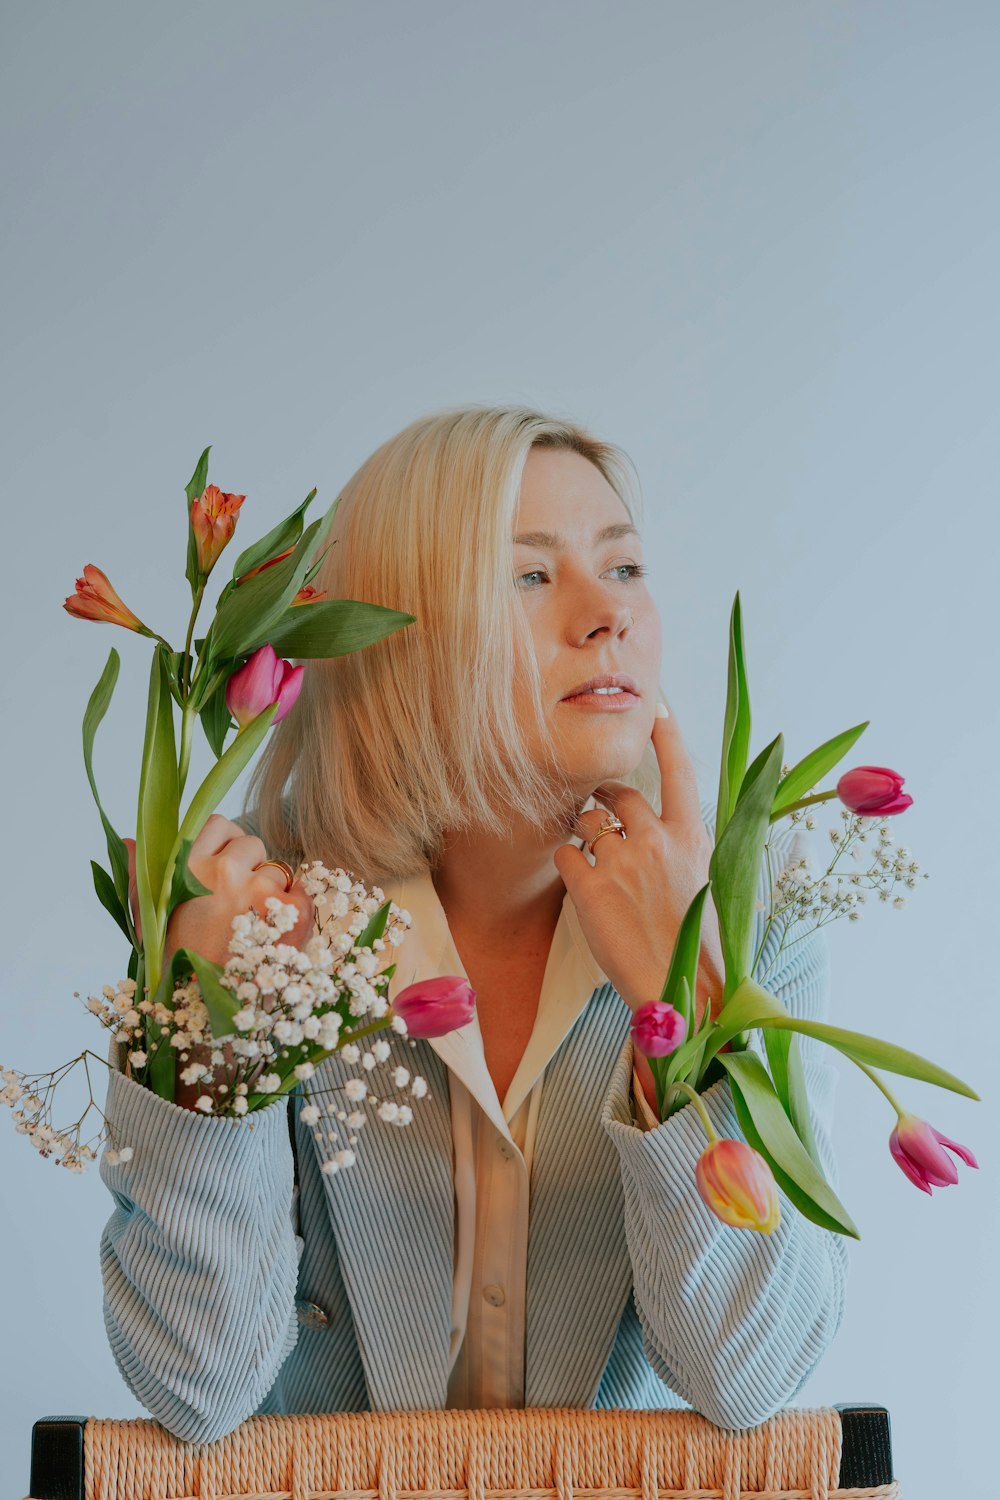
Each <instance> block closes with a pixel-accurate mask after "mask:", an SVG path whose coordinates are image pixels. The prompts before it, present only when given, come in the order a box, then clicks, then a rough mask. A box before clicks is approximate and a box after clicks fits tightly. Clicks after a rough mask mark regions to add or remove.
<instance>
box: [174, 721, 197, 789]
mask: <svg viewBox="0 0 1000 1500" xmlns="http://www.w3.org/2000/svg"><path fill="white" fill-rule="evenodd" d="M196 718H197V714H196V712H195V711H194V710H193V709H192V708H191V706H190V704H185V705H184V708H183V710H182V711H181V753H180V759H179V761H178V764H177V794H178V797H183V795H184V783H185V782H186V781H187V773H188V766H189V764H190V762H191V741H192V738H193V733H194V721H195V719H196Z"/></svg>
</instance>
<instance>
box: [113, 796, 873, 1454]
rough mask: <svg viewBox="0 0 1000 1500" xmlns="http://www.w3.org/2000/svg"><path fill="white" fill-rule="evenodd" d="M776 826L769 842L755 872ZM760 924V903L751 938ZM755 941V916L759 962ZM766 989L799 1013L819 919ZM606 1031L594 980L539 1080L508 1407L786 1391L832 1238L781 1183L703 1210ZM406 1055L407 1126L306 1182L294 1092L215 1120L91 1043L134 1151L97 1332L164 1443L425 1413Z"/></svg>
mask: <svg viewBox="0 0 1000 1500" xmlns="http://www.w3.org/2000/svg"><path fill="white" fill-rule="evenodd" d="M702 815H703V817H704V819H705V822H706V825H707V826H708V828H709V831H710V832H711V830H712V828H713V820H714V805H713V804H705V803H704V802H703V804H702ZM241 821H244V820H241ZM244 826H247V825H246V824H245V822H244ZM791 837H792V836H791V834H790V832H787V831H786V832H785V833H784V834H783V835H782V836H781V839H780V840H776V841H775V844H774V845H773V846H772V867H773V869H774V871H775V873H777V870H778V869H780V868H781V865H782V862H783V860H784V859H786V858H787V857H789V851H790V849H791ZM766 895H767V884H766V872H765V870H764V869H762V871H761V883H760V897H761V900H762V901H763V900H765V899H766ZM762 932H763V916H759V917H758V924H757V933H756V939H755V951H756V944H757V943H759V941H760V937H761V934H762ZM777 947H778V932H777V929H773V930H772V932H771V933H770V934H769V936H768V941H767V944H766V946H765V949H764V953H763V958H762V967H763V966H764V965H766V964H768V963H769V961H770V959H771V957H772V955H773V954H774V953H775V952H776V950H777ZM758 972H759V971H758ZM767 982H768V986H769V988H772V989H773V990H774V991H775V992H776V993H777V994H778V995H779V996H780V998H781V999H782V1000H783V1002H784V1004H785V1005H786V1006H787V1007H788V1009H789V1010H790V1011H791V1012H792V1013H793V1014H794V1015H797V1016H802V1017H809V1018H812V1019H821V1018H823V1017H824V1016H825V1014H826V1011H827V1001H828V992H829V951H828V946H827V940H826V934H825V933H824V932H823V930H822V929H819V930H818V931H816V932H814V933H812V934H811V935H810V936H809V937H808V938H807V939H805V940H804V941H800V942H799V943H797V944H796V945H795V946H794V947H791V948H789V949H788V950H787V953H783V954H782V956H781V958H780V959H779V962H778V965H777V967H776V968H775V970H774V971H773V972H772V973H771V974H770V975H769V976H768V981H767ZM630 1021H631V1012H630V1011H629V1009H628V1006H627V1005H626V1004H625V1002H624V1000H623V999H622V998H621V996H620V995H619V994H618V992H617V991H616V990H615V989H614V988H613V987H612V986H611V985H610V984H604V985H602V986H601V987H600V988H598V989H596V990H594V992H593V994H592V995H591V997H590V1000H589V1002H588V1003H587V1005H586V1006H585V1007H584V1009H583V1011H582V1012H581V1014H580V1016H579V1018H578V1019H577V1021H576V1023H575V1024H574V1026H573V1028H572V1029H571V1031H570V1032H569V1034H568V1035H567V1037H566V1038H565V1040H564V1041H563V1043H562V1044H561V1046H560V1047H559V1049H558V1051H557V1052H556V1053H555V1055H554V1056H553V1058H552V1059H551V1061H550V1062H549V1064H548V1066H547V1068H546V1071H545V1085H544V1088H543V1091H542V1102H541V1109H540V1114H539V1120H538V1131H537V1138H536V1144H535V1155H534V1162H533V1167H532V1175H531V1186H530V1206H529V1226H528V1270H527V1317H526V1341H525V1386H524V1389H525V1405H526V1406H541V1407H576V1408H582V1409H590V1408H594V1407H601V1408H610V1407H619V1408H625V1409H632V1410H635V1409H651V1408H663V1407H679V1406H686V1405H689V1406H692V1407H694V1408H695V1409H696V1410H697V1411H699V1412H701V1413H703V1414H704V1415H705V1416H706V1417H708V1418H709V1419H710V1420H711V1421H713V1422H716V1423H717V1424H719V1425H720V1426H722V1427H730V1428H738V1427H748V1426H753V1425H755V1424H756V1423H758V1422H762V1421H765V1420H766V1419H767V1418H768V1417H769V1416H771V1415H773V1413H774V1412H775V1411H777V1410H778V1409H779V1408H780V1407H782V1406H784V1405H787V1404H788V1403H789V1402H790V1401H791V1400H792V1398H793V1397H794V1396H795V1394H796V1392H797V1391H798V1390H799V1389H800V1388H801V1386H802V1385H803V1384H804V1382H805V1381H806V1380H807V1379H808V1377H809V1375H810V1374H811V1373H812V1371H813V1369H814V1368H815V1366H816V1364H817V1363H818V1361H819V1360H820V1358H821V1356H822V1355H823V1353H824V1351H825V1350H826V1348H827V1347H828V1346H829V1344H830V1342H831V1340H832V1339H833V1337H834V1334H835V1333H836V1331H837V1328H838V1327H839V1325H840V1321H841V1318H842V1315H843V1305H844V1286H845V1279H846V1270H847V1256H846V1246H845V1243H844V1240H843V1239H842V1238H841V1237H840V1236H838V1235H835V1234H831V1233H830V1232H828V1231H826V1230H823V1229H820V1228H818V1227H817V1226H816V1225H814V1224H812V1223H810V1222H809V1221H808V1220H806V1219H805V1218H803V1217H802V1215H801V1214H800V1213H799V1212H798V1211H797V1210H796V1209H795V1208H794V1207H793V1206H792V1204H791V1203H790V1202H789V1201H788V1199H787V1198H785V1196H784V1194H782V1195H781V1214H782V1217H781V1224H780V1226H779V1228H778V1229H777V1230H776V1231H775V1232H774V1233H773V1234H772V1235H770V1236H765V1235H760V1234H754V1233H752V1232H750V1231H747V1230H737V1229H732V1228H730V1227H728V1226H727V1225H724V1224H722V1223H720V1222H719V1220H717V1219H716V1218H714V1217H713V1216H712V1215H711V1214H710V1213H709V1212H708V1210H707V1209H706V1208H705V1206H704V1204H703V1203H702V1202H701V1199H700V1198H699V1197H698V1194H697V1190H696V1188H695V1176H694V1169H695V1163H696V1161H697V1159H698V1157H699V1155H700V1154H701V1152H702V1150H703V1149H704V1146H705V1133H704V1127H703V1125H702V1124H701V1121H700V1120H699V1118H698V1115H697V1112H696V1111H695V1110H694V1109H693V1108H691V1107H690V1106H689V1107H687V1108H685V1109H682V1110H680V1111H679V1112H678V1113H677V1114H675V1115H673V1116H672V1117H671V1118H670V1119H669V1120H667V1121H665V1122H663V1123H662V1124H661V1125H659V1126H657V1127H656V1128H655V1129H654V1130H648V1131H644V1130H642V1129H640V1128H639V1127H638V1126H637V1125H636V1124H635V1117H634V1113H633V1101H632V1097H631V1077H632V1066H633V1049H632V1041H631V1036H630V1032H629V1026H630ZM755 1040H756V1037H755ZM802 1042H803V1046H802V1053H803V1061H804V1065H805V1071H806V1075H807V1081H808V1087H809V1095H810V1102H811V1107H812V1113H813V1123H814V1128H815V1132H816V1138H817V1144H818V1147H819V1150H820V1154H821V1157H822V1160H823V1163H824V1167H825V1169H826V1171H827V1175H828V1176H829V1177H830V1179H831V1181H833V1182H834V1184H836V1167H835V1162H834V1158H833V1153H832V1147H831V1141H830V1126H831V1113H832V1102H833V1090H834V1085H835V1081H836V1076H837V1075H836V1071H835V1069H834V1068H833V1067H832V1066H831V1064H830V1062H829V1060H828V1058H829V1052H828V1051H827V1049H824V1048H821V1047H820V1046H819V1045H818V1044H816V1043H814V1042H812V1041H810V1040H808V1039H805V1038H803V1039H802ZM408 1051H409V1056H408V1058H407V1062H408V1064H409V1065H410V1066H411V1067H412V1069H413V1071H415V1072H419V1073H422V1074H423V1076H424V1077H425V1078H426V1079H427V1082H428V1085H429V1090H430V1092H429V1095H428V1096H427V1097H426V1098H423V1099H420V1100H417V1101H416V1102H415V1106H414V1110H413V1119H412V1122H411V1123H410V1124H409V1125H407V1126H406V1127H405V1128H403V1129H400V1128H398V1127H396V1126H393V1125H387V1124H384V1123H383V1122H382V1121H379V1120H375V1119H372V1120H371V1121H370V1122H369V1124H368V1126H367V1128H366V1130H365V1131H364V1133H363V1135H362V1137H361V1139H360V1142H359V1146H358V1148H357V1150H358V1161H357V1163H356V1165H355V1166H353V1167H350V1168H348V1169H346V1170H342V1171H340V1172H337V1173H334V1174H333V1175H328V1174H324V1173H321V1172H320V1169H319V1168H320V1160H321V1152H320V1150H319V1148H318V1147H317V1145H316V1144H315V1140H314V1136H313V1132H312V1129H311V1128H310V1127H308V1126H305V1125H303V1124H302V1123H301V1121H300V1120H299V1119H298V1111H299V1109H300V1107H301V1104H302V1099H301V1097H300V1096H298V1095H293V1096H292V1097H291V1099H290V1100H289V1101H288V1105H287V1107H286V1106H284V1105H280V1104H276V1105H272V1106H270V1107H268V1108H267V1109H265V1110H263V1111H262V1112H260V1113H256V1114H254V1115H251V1116H248V1117H245V1118H244V1119H242V1120H239V1121H232V1120H225V1119H213V1118H210V1117H208V1116H205V1115H200V1114H196V1113H194V1112H193V1111H190V1110H185V1109H181V1108H180V1107H179V1106H177V1105H175V1104H172V1103H170V1102H168V1101H166V1100H163V1099H159V1098H157V1097H156V1096H155V1095H154V1094H152V1093H151V1092H150V1091H149V1090H147V1089H144V1088H142V1087H141V1086H140V1085H138V1084H137V1083H135V1082H134V1081H132V1080H130V1079H126V1078H125V1077H124V1074H123V1073H121V1072H120V1071H117V1065H118V1063H119V1059H118V1058H117V1055H116V1054H117V1044H113V1046H112V1059H113V1061H114V1062H115V1064H116V1070H115V1071H112V1073H111V1075H110V1079H109V1087H108V1096H107V1103H106V1106H105V1113H106V1115H107V1118H108V1121H109V1123H110V1125H111V1128H112V1131H113V1134H114V1137H115V1139H116V1140H117V1141H118V1142H119V1143H122V1144H129V1145H131V1146H132V1148H133V1151H134V1157H133V1159H132V1161H130V1162H129V1163H127V1164H121V1163H116V1164H113V1165H109V1164H108V1163H107V1162H106V1160H104V1159H103V1158H102V1160H101V1164H100V1174H101V1177H102V1180H103V1181H104V1182H105V1184H106V1186H107V1187H108V1189H109V1190H110V1192H111V1194H112V1196H113V1198H114V1200H115V1209H114V1212H113V1213H112V1215H111V1218H110V1219H109V1221H108V1223H107V1225H106V1227H105V1229H104V1232H103V1235H102V1238H101V1267H102V1276H103V1283H104V1292H105V1297H104V1314H105V1323H106V1327H107V1331H108V1337H109V1340H110V1343H111V1348H112V1351H113V1353H114V1357H115V1360H116V1363H117V1365H118V1368H119V1370H120V1371H121V1374H122V1376H123V1378H124V1380H125V1382H126V1384H127V1385H128V1386H129V1389H130V1390H131V1391H132V1392H133V1393H134V1395H135V1396H136V1398H137V1399H138V1400H139V1401H140V1402H141V1403H142V1405H143V1406H144V1407H145V1408H146V1409H147V1410H148V1411H149V1412H150V1413H151V1414H152V1415H153V1416H154V1417H155V1418H156V1419H157V1420H158V1421H159V1422H161V1423H162V1425H163V1426H164V1427H166V1428H167V1429H168V1430H169V1431H171V1432H172V1433H174V1434H175V1435H176V1436H177V1437H179V1438H185V1439H188V1440H191V1441H196V1442H211V1441H214V1440H216V1439H217V1438H220V1437H222V1436H224V1435H225V1434H226V1433H228V1432H231V1431H232V1430H233V1429H234V1428H235V1427H237V1426H238V1425H239V1424H240V1423H241V1422H242V1421H243V1420H244V1419H245V1418H246V1417H248V1416H250V1415H252V1414H254V1413H283V1412H288V1413H293V1412H294V1413H305V1412H329V1411H360V1410H378V1411H394V1410H395V1411H400V1410H410V1411H412V1410H421V1409H432V1408H443V1407H444V1406H445V1404H446V1388H447V1382H448V1370H449V1365H448V1355H449V1343H450V1328H451V1296H452V1274H453V1262H454V1223H455V1198H454V1182H453V1158H452V1141H451V1112H450V1100H449V1093H448V1069H447V1067H446V1066H445V1064H444V1063H443V1061H442V1060H441V1059H440V1058H439V1057H438V1056H437V1054H436V1053H435V1051H434V1050H433V1048H432V1047H431V1046H430V1045H429V1044H428V1043H427V1042H426V1041H423V1040H421V1041H418V1043H417V1047H416V1048H415V1049H408ZM318 1071H321V1072H322V1074H323V1077H322V1078H320V1077H319V1076H317V1080H316V1081H317V1084H318V1085H319V1084H321V1085H322V1086H324V1087H331V1086H335V1085H336V1084H337V1083H338V1082H343V1081H345V1080H346V1079H347V1078H348V1077H351V1076H356V1073H357V1069H356V1067H349V1066H348V1065H346V1064H344V1063H343V1061H342V1059H341V1058H340V1057H339V1055H338V1054H335V1055H334V1056H333V1057H331V1058H330V1059H328V1061H327V1062H326V1063H324V1064H323V1067H322V1070H318ZM704 1103H705V1106H706V1108H707V1110H708V1112H709V1115H710V1117H711V1119H712V1122H713V1124H714V1126H715V1129H716V1130H717V1131H718V1133H719V1134H720V1135H729V1136H736V1137H739V1138H742V1132H741V1130H740V1128H739V1125H738V1123H737V1120H736V1115H735V1111H734V1107H733V1102H732V1097H731V1094H730V1091H729V1085H728V1083H727V1082H726V1081H725V1080H722V1081H721V1082H719V1083H717V1084H715V1085H714V1086H713V1087H712V1088H711V1089H709V1090H708V1091H707V1092H706V1094H705V1095H704ZM289 1109H291V1110H292V1112H293V1113H292V1118H291V1121H289V1116H288V1111H289ZM290 1125H291V1132H292V1135H293V1136H294V1141H295V1156H294V1158H293V1150H292V1140H291V1138H290ZM296 1159H297V1172H298V1187H297V1188H295V1186H294V1175H295V1160H296ZM324 1315H325V1322H324V1321H323V1320H322V1319H323V1316H324Z"/></svg>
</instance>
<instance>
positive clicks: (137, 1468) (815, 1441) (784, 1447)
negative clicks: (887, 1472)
mask: <svg viewBox="0 0 1000 1500" xmlns="http://www.w3.org/2000/svg"><path fill="white" fill-rule="evenodd" d="M840 1453H841V1422H840V1415H839V1413H838V1412H836V1411H834V1410H832V1409H827V1408H818V1409H789V1410H787V1411H783V1412H779V1413H778V1414H777V1416H775V1417H772V1418H771V1420H770V1421H768V1422H764V1423H763V1424H761V1426H759V1427H754V1428H750V1429H749V1430H747V1431H745V1432H727V1431H725V1430H723V1429H722V1428H718V1427H715V1426H713V1425H712V1424H711V1423H710V1422H708V1421H706V1420H705V1419H704V1418H703V1417H700V1416H697V1415H696V1414H695V1413H693V1412H686V1411H624V1410H611V1411H608V1410H602V1411H580V1410H577V1409H569V1408H567V1409H548V1408H540V1407H530V1408H526V1409H523V1408H513V1409H508V1408H491V1409H488V1410H481V1411H458V1410H445V1411H421V1412H409V1411H403V1412H340V1413H332V1414H330V1415H324V1416H281V1417H265V1416H254V1417H248V1418H247V1420H246V1421H245V1422H243V1423H242V1424H241V1425H240V1426H239V1427H238V1428H237V1429H236V1430H235V1431H234V1432H232V1433H230V1434H229V1435H228V1436H227V1437H224V1438H220V1439H219V1441H218V1442H216V1443H187V1442H183V1441H182V1440H180V1439H178V1438H176V1437H173V1436H172V1435H171V1434H170V1433H169V1432H167V1431H166V1430H165V1428H163V1427H161V1426H160V1425H159V1423H157V1422H153V1421H144V1420H131V1421H123V1422H115V1421H109V1420H104V1419H100V1420H99V1419H92V1420H90V1421H88V1423H87V1425H86V1428H85V1430H84V1462H85V1473H86V1500H362V1497H364V1500H424V1497H430V1496H435V1497H442V1500H520V1497H532V1500H549V1497H551V1500H591V1497H596V1496H612V1497H616V1500H746V1497H749V1496H752V1497H756V1500H863V1497H866V1500H875V1497H878V1500H900V1495H901V1492H900V1490H899V1487H898V1485H896V1484H891V1485H882V1486H878V1487H875V1488H872V1489H850V1490H842V1489H838V1488H837V1479H838V1475H839V1472H840Z"/></svg>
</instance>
